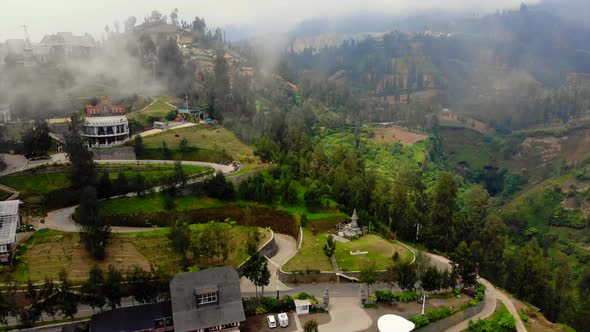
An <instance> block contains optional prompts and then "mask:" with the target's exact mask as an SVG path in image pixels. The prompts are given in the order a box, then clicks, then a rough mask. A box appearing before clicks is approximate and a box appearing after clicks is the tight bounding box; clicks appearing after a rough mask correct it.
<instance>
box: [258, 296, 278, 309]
mask: <svg viewBox="0 0 590 332" xmlns="http://www.w3.org/2000/svg"><path fill="white" fill-rule="evenodd" d="M260 305H261V306H263V307H264V309H265V310H266V312H274V311H275V309H276V308H277V307H278V306H279V300H277V299H275V298H272V297H263V298H261V299H260Z"/></svg>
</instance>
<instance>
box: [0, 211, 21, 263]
mask: <svg viewBox="0 0 590 332" xmlns="http://www.w3.org/2000/svg"><path fill="white" fill-rule="evenodd" d="M20 204H21V201H18V200H15V201H2V202H0V263H9V262H10V261H11V260H12V255H13V253H14V251H15V250H16V244H17V243H16V230H17V229H18V228H19V226H20V218H19V213H18V207H19V205H20Z"/></svg>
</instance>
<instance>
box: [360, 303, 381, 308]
mask: <svg viewBox="0 0 590 332" xmlns="http://www.w3.org/2000/svg"><path fill="white" fill-rule="evenodd" d="M378 307H379V306H378V305H377V303H365V304H364V305H363V308H365V309H377V308H378Z"/></svg>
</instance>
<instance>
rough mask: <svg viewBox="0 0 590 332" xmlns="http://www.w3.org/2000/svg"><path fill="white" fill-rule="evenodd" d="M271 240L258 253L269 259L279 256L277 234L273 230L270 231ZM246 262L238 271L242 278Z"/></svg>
mask: <svg viewBox="0 0 590 332" xmlns="http://www.w3.org/2000/svg"><path fill="white" fill-rule="evenodd" d="M270 232H271V233H270V239H269V240H268V241H266V243H265V244H263V245H262V246H261V247H260V248H259V249H258V252H259V253H260V254H262V255H264V256H266V257H268V258H271V257H273V256H274V255H276V254H277V251H279V248H278V247H277V243H276V242H275V233H274V232H273V231H272V230H271V231H270ZM245 263H246V262H245V261H244V262H242V264H240V265H239V266H238V267H237V268H236V270H237V271H238V274H239V275H240V278H241V277H243V276H244V265H245Z"/></svg>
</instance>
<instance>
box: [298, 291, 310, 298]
mask: <svg viewBox="0 0 590 332" xmlns="http://www.w3.org/2000/svg"><path fill="white" fill-rule="evenodd" d="M312 297H313V296H311V295H309V294H308V293H306V292H301V293H299V295H297V299H298V300H309V299H311V298H312Z"/></svg>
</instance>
